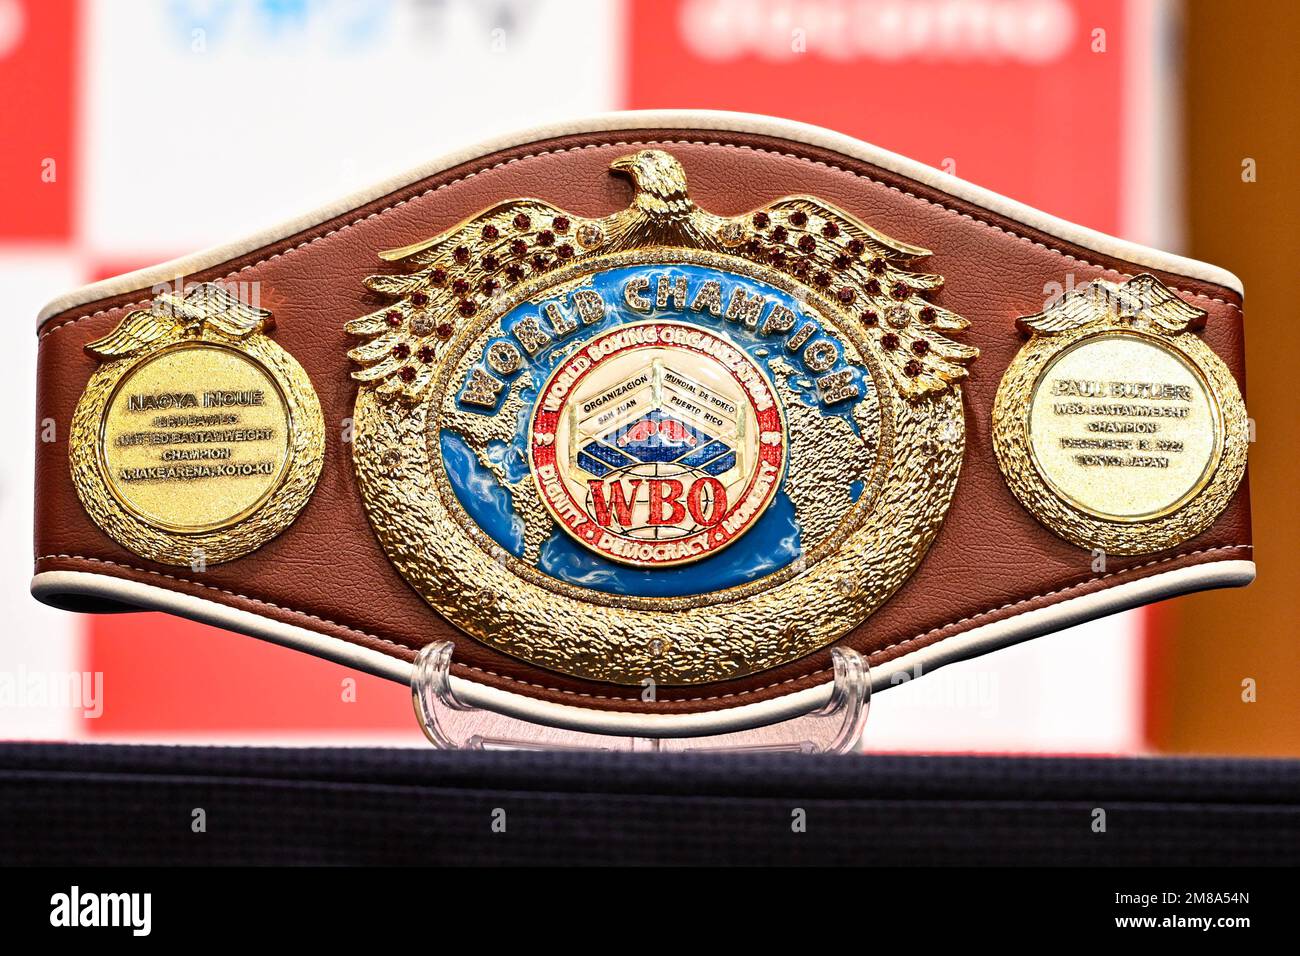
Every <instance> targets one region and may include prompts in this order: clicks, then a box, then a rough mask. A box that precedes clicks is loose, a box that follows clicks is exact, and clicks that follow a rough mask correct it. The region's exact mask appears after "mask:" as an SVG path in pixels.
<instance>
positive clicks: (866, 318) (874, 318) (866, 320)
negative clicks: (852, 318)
mask: <svg viewBox="0 0 1300 956" xmlns="http://www.w3.org/2000/svg"><path fill="white" fill-rule="evenodd" d="M861 318H862V324H863V325H867V326H871V325H879V324H880V316H878V315H876V313H875V310H873V309H867V310H866V311H865V312H863V313H862V316H861Z"/></svg>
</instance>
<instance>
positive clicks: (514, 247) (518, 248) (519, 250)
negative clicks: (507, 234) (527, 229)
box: [510, 239, 528, 256]
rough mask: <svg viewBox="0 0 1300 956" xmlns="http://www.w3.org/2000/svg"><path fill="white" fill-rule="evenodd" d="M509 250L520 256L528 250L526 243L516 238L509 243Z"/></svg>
mask: <svg viewBox="0 0 1300 956" xmlns="http://www.w3.org/2000/svg"><path fill="white" fill-rule="evenodd" d="M510 251H511V252H513V253H514V254H515V255H517V256H522V255H523V254H524V253H525V252H527V251H528V243H526V242H524V241H523V240H522V239H516V240H514V241H513V242H511V243H510Z"/></svg>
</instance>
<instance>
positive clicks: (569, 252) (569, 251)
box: [555, 242, 573, 259]
mask: <svg viewBox="0 0 1300 956" xmlns="http://www.w3.org/2000/svg"><path fill="white" fill-rule="evenodd" d="M555 254H556V255H557V256H559V257H560V258H561V259H572V258H573V246H571V245H569V244H568V243H567V242H562V243H560V244H559V245H558V246H556V247H555Z"/></svg>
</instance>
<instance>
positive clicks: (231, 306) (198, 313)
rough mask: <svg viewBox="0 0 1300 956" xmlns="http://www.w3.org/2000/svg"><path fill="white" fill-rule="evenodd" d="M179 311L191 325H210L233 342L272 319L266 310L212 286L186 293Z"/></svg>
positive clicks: (208, 284) (199, 286) (200, 286)
mask: <svg viewBox="0 0 1300 956" xmlns="http://www.w3.org/2000/svg"><path fill="white" fill-rule="evenodd" d="M180 309H181V311H182V313H183V314H184V316H185V318H186V319H188V320H189V321H190V322H196V323H204V324H207V325H210V326H212V327H213V328H215V329H217V330H218V331H220V332H222V333H223V334H225V335H228V336H230V337H231V338H235V339H243V338H247V337H248V336H250V335H252V334H253V333H254V332H256V331H258V330H259V329H261V328H262V327H263V325H265V324H266V323H267V322H268V320H269V319H270V318H271V313H270V312H269V311H267V310H266V309H259V308H257V307H256V306H252V305H248V304H247V303H246V302H243V301H241V300H240V299H239V298H238V297H237V296H235V295H232V294H231V293H230V292H228V291H226V290H225V289H224V288H222V287H221V286H219V285H217V284H216V283H214V282H205V283H203V284H202V285H197V286H195V287H194V288H192V289H190V290H189V291H187V292H186V293H185V298H184V299H183V300H182V302H181V304H180Z"/></svg>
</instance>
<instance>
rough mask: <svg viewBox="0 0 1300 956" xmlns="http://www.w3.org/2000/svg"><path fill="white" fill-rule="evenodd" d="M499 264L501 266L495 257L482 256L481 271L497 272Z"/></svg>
mask: <svg viewBox="0 0 1300 956" xmlns="http://www.w3.org/2000/svg"><path fill="white" fill-rule="evenodd" d="M500 264H501V263H500V262H498V261H497V257H496V256H484V257H483V271H484V272H496V270H497V266H499V265H500Z"/></svg>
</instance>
